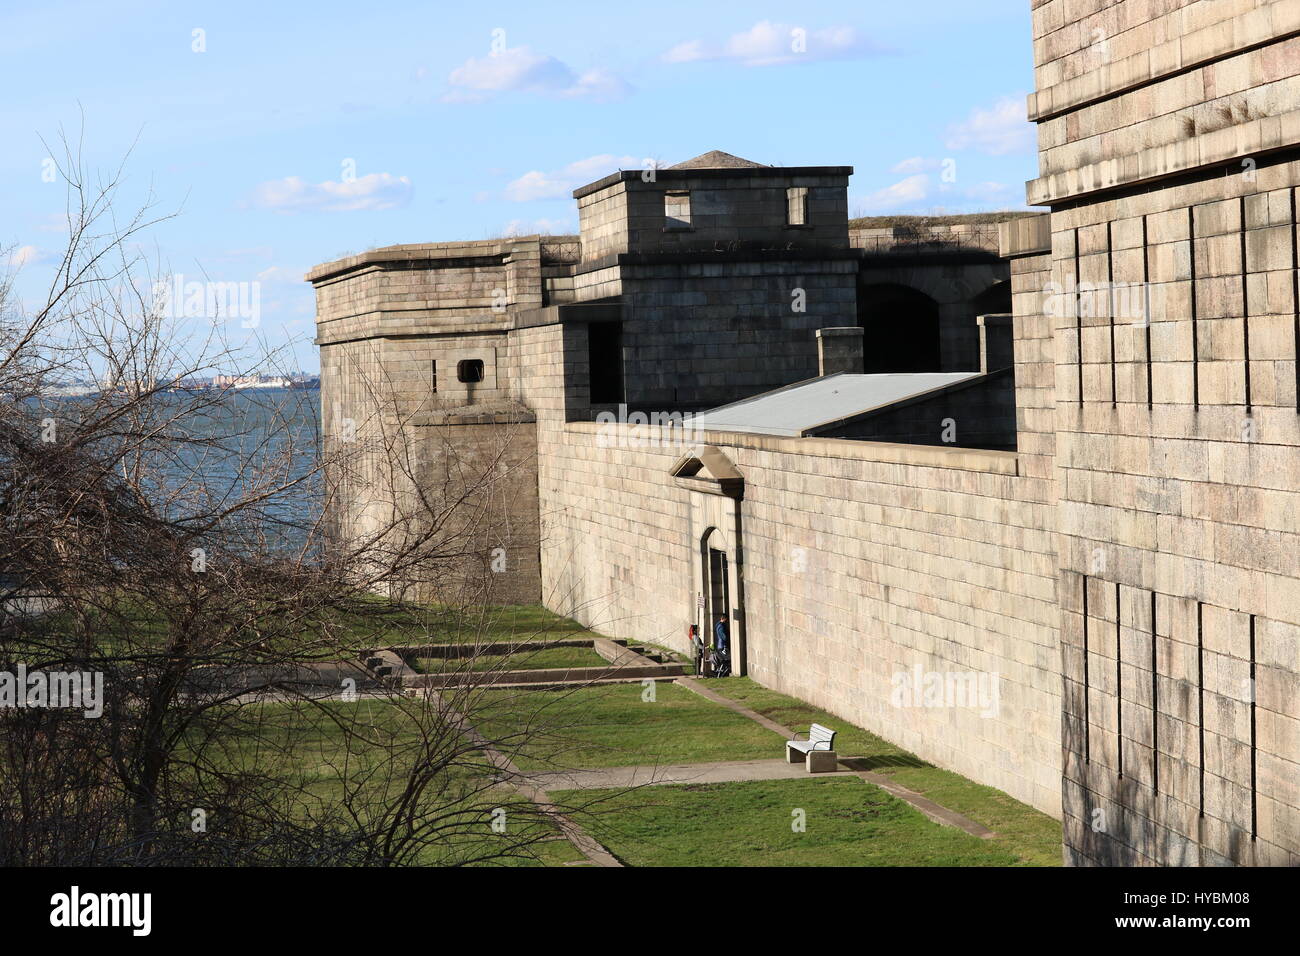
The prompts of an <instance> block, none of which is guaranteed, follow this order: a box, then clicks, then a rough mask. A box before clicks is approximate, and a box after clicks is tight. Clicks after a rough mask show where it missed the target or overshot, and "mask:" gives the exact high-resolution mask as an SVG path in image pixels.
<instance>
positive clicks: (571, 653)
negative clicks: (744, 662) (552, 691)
mask: <svg viewBox="0 0 1300 956" xmlns="http://www.w3.org/2000/svg"><path fill="white" fill-rule="evenodd" d="M608 666H609V661H607V660H605V658H603V657H601V656H600V655H599V654H597V653H596V652H595V651H594V650H592V649H591V648H590V647H548V648H546V649H545V650H540V651H520V652H519V653H517V654H479V655H478V656H476V657H459V658H457V657H417V658H416V659H415V669H416V670H418V671H419V672H420V673H421V674H439V673H442V672H443V671H456V670H471V671H496V670H502V671H515V670H545V669H549V668H560V667H608Z"/></svg>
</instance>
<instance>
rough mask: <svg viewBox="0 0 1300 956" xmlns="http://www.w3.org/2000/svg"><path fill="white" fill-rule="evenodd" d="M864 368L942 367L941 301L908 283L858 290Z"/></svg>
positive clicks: (924, 369)
mask: <svg viewBox="0 0 1300 956" xmlns="http://www.w3.org/2000/svg"><path fill="white" fill-rule="evenodd" d="M858 324H859V325H860V326H862V365H863V368H862V370H863V371H864V372H938V371H942V368H943V365H942V355H941V351H940V335H939V304H938V303H937V302H935V301H934V299H932V298H930V297H929V296H928V295H926V294H925V293H924V292H918V291H917V290H916V289H913V288H910V287H908V286H905V285H892V284H881V285H868V286H864V287H862V288H860V289H859V290H858Z"/></svg>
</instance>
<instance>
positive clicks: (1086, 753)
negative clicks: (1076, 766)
mask: <svg viewBox="0 0 1300 956" xmlns="http://www.w3.org/2000/svg"><path fill="white" fill-rule="evenodd" d="M1088 724H1089V720H1088V575H1086V574H1085V575H1084V576H1083V762H1084V763H1085V764H1086V763H1091V762H1092V754H1091V751H1090V748H1089V742H1090V741H1089V737H1090V734H1091V730H1090V728H1089V726H1088Z"/></svg>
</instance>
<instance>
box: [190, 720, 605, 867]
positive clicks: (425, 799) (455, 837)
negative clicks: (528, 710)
mask: <svg viewBox="0 0 1300 956" xmlns="http://www.w3.org/2000/svg"><path fill="white" fill-rule="evenodd" d="M340 724H344V725H346V726H348V727H350V728H351V731H352V732H351V735H349V734H345V733H344V731H343V729H342V727H341V726H340ZM438 733H439V730H438V724H437V721H436V718H435V719H434V720H433V721H432V722H431V721H430V716H429V714H428V713H421V710H420V704H419V703H418V702H416V701H412V700H402V701H387V700H382V699H375V698H361V699H359V700H358V701H356V702H353V703H342V702H329V703H326V704H323V705H320V706H319V707H317V706H308V705H302V704H294V705H290V704H283V703H266V704H248V705H244V706H243V707H242V708H241V709H240V712H239V714H238V719H237V720H234V721H225V722H223V723H222V724H221V726H220V727H219V728H218V729H217V732H216V733H215V734H213V735H212V737H211V738H210V739H209V740H208V741H207V743H206V748H216V749H215V750H211V749H209V750H207V753H208V759H209V760H212V759H216V760H218V761H219V763H220V764H221V765H222V766H223V767H224V768H225V769H226V770H227V772H229V771H241V772H244V773H249V774H257V775H265V776H267V777H269V778H272V779H277V780H281V781H284V782H286V783H287V784H288V786H287V787H286V788H285V790H284V791H283V795H284V797H285V804H284V806H283V812H284V813H285V814H286V816H288V817H290V818H293V819H295V820H298V821H300V822H308V821H314V822H318V823H326V822H330V821H333V822H335V823H338V822H339V820H340V818H339V816H338V814H339V811H340V808H342V806H343V804H344V800H345V797H347V796H349V795H350V796H351V799H352V801H353V811H352V812H355V813H357V814H358V815H359V816H360V817H361V818H362V819H363V820H373V819H375V818H376V815H377V814H378V813H379V812H380V810H381V808H382V807H383V806H384V805H385V804H387V805H389V806H391V805H392V804H393V802H394V801H395V800H396V799H397V798H399V797H400V796H401V795H402V793H403V790H404V788H405V787H406V785H407V779H408V774H409V771H410V769H411V767H412V766H413V765H414V762H415V761H416V760H417V759H418V758H419V757H420V756H421V755H422V754H423V752H424V751H423V749H422V746H421V740H422V737H423V735H424V734H434V735H436V734H438ZM521 802H524V798H522V797H521V796H520V795H519V794H518V793H516V792H515V791H513V790H510V789H508V788H505V787H500V786H497V785H495V784H494V783H493V782H492V777H491V769H490V768H489V767H488V765H487V760H486V757H485V755H483V754H482V753H481V752H474V753H471V754H470V755H469V756H468V757H460V758H458V760H457V762H456V763H454V764H452V765H451V766H450V767H448V768H446V769H445V770H443V771H441V772H440V773H439V774H437V775H436V776H435V777H434V778H432V779H431V780H430V781H429V783H428V784H427V786H426V788H425V790H424V791H423V794H422V797H421V801H420V803H419V804H418V805H417V814H416V815H417V817H426V818H429V817H435V818H438V819H439V820H440V821H441V822H442V823H443V824H444V825H446V826H447V828H448V829H446V830H445V831H444V833H443V836H442V837H441V838H439V841H438V842H437V843H436V844H435V845H431V846H429V847H427V848H426V849H425V850H424V851H423V852H422V853H421V854H420V855H419V856H418V857H417V859H416V860H415V862H417V863H418V864H419V865H425V866H446V865H450V864H454V863H465V862H466V861H473V860H476V859H477V858H478V857H480V856H483V855H485V854H490V853H492V852H500V848H494V847H492V846H491V844H492V843H493V841H499V842H500V843H502V844H503V845H510V846H513V848H514V852H515V854H516V855H512V856H510V857H508V858H497V859H493V860H491V861H488V862H486V863H480V864H478V865H497V866H539V865H542V866H550V865H563V864H565V863H567V862H569V861H572V860H580V859H582V854H581V853H580V852H578V850H577V849H576V848H575V847H574V846H573V845H572V844H571V843H569V841H568V840H565V839H558V840H553V839H544V838H546V837H551V836H558V835H559V831H558V830H557V829H555V828H554V827H553V826H551V825H550V823H549V821H543V820H540V819H537V818H535V817H530V816H529V815H528V814H524V815H523V818H522V819H521V816H520V815H519V814H510V815H508V820H509V823H508V825H509V826H511V827H512V828H513V829H512V831H511V833H510V839H509V840H507V839H505V838H503V837H502V836H500V835H498V834H496V833H494V832H493V829H492V825H491V824H492V812H493V810H494V809H495V808H497V807H499V806H503V805H505V806H511V807H517V806H518V805H519V804H520V803H521ZM343 819H344V820H346V815H345V816H344V818H343Z"/></svg>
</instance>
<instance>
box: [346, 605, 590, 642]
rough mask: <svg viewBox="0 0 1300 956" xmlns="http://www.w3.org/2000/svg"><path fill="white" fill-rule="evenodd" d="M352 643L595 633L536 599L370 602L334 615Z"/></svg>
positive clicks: (551, 637)
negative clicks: (473, 603) (470, 604)
mask: <svg viewBox="0 0 1300 956" xmlns="http://www.w3.org/2000/svg"><path fill="white" fill-rule="evenodd" d="M335 621H336V623H341V624H343V626H344V628H345V630H346V633H347V640H348V642H349V643H350V644H352V645H353V646H356V647H383V646H385V645H402V644H422V643H428V644H460V643H473V642H478V643H483V644H489V643H503V644H508V643H521V642H524V641H534V640H581V639H584V638H591V637H598V636H600V635H597V634H594V633H593V632H592V631H589V630H587V629H586V628H585V627H583V626H582V625H581V624H579V623H578V622H577V621H572V620H570V619H569V618H567V617H561V616H560V615H558V614H555V613H554V612H552V611H548V610H547V609H546V608H544V607H542V606H541V605H540V604H524V605H501V606H492V607H486V608H473V609H468V610H462V609H459V608H452V607H439V606H436V605H430V606H420V605H410V606H404V607H396V606H393V605H387V604H384V603H383V602H381V601H375V604H374V610H373V611H367V612H366V613H364V614H351V615H346V616H342V615H340V616H338V617H336V618H335Z"/></svg>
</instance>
